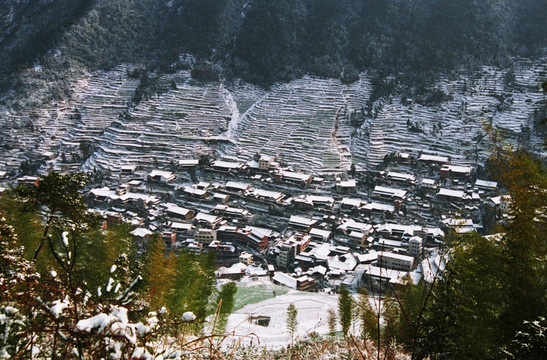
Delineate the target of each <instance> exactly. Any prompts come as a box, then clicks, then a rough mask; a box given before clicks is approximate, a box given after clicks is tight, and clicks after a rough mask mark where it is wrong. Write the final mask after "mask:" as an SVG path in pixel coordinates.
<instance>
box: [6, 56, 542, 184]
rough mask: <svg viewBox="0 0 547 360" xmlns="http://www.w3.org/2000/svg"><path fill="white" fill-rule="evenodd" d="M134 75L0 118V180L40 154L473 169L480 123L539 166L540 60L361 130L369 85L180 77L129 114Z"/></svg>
mask: <svg viewBox="0 0 547 360" xmlns="http://www.w3.org/2000/svg"><path fill="white" fill-rule="evenodd" d="M131 68H132V66H131V65H120V66H118V67H117V68H114V69H112V70H111V71H108V72H97V73H94V74H90V75H88V76H85V77H82V78H80V79H76V80H75V81H74V82H73V83H74V86H73V95H72V96H71V97H70V98H68V99H66V100H65V101H62V102H59V103H55V104H49V105H46V106H39V107H37V108H35V109H33V110H31V111H29V110H20V111H14V110H7V109H4V108H0V114H1V116H0V128H1V129H2V133H1V134H0V138H1V140H2V145H3V147H2V149H1V154H2V156H1V158H0V170H7V171H10V170H16V169H18V168H19V167H20V165H21V163H22V162H23V161H25V160H31V159H32V157H33V156H36V154H43V153H46V152H52V153H54V154H56V155H57V157H56V159H55V160H52V161H50V162H49V163H48V165H47V168H48V169H56V170H59V169H62V170H78V169H83V170H92V169H104V170H116V169H119V167H120V166H121V165H127V164H137V165H141V166H142V167H143V168H145V169H147V168H152V167H154V168H165V167H169V166H171V165H173V164H174V163H176V162H177V161H178V160H180V159H184V158H191V157H193V158H195V157H197V156H198V155H201V154H210V155H214V156H222V155H229V156H232V157H237V158H239V160H241V161H248V160H250V159H252V157H253V156H254V155H255V154H256V153H262V154H269V155H279V156H280V157H282V158H283V160H284V162H285V163H287V164H290V165H293V166H294V167H295V168H296V169H300V170H302V171H311V172H314V173H318V174H321V173H337V172H342V171H346V170H347V169H348V168H349V167H350V165H351V163H354V164H356V165H357V167H360V168H364V169H367V168H372V167H374V166H376V165H378V164H380V163H381V162H382V161H383V159H384V157H385V155H387V154H390V153H393V152H396V151H407V152H410V153H413V154H415V155H417V154H418V153H419V152H422V153H430V154H437V155H446V156H450V157H451V159H452V162H453V163H455V164H471V163H475V162H477V161H478V162H480V161H481V159H483V158H484V156H485V155H486V151H487V149H488V146H487V145H488V144H487V143H486V141H485V140H484V139H483V140H481V141H478V140H479V139H480V138H481V135H482V134H483V133H484V130H483V124H484V122H487V123H491V124H492V125H494V126H496V127H498V128H500V129H501V130H502V131H503V133H504V134H505V136H506V137H507V138H508V139H509V140H510V141H513V142H517V141H520V142H521V145H522V146H526V147H527V148H528V149H530V150H532V151H535V152H536V153H538V154H540V155H543V156H546V155H547V154H545V151H544V149H543V148H542V146H541V143H542V139H541V138H540V137H538V136H537V134H536V133H535V131H534V122H533V114H534V111H536V110H537V109H539V108H540V107H541V106H542V101H544V94H542V93H541V92H539V91H538V90H537V84H538V83H540V82H541V81H542V80H543V79H544V78H545V74H546V73H547V57H546V58H544V59H542V60H539V61H536V62H531V61H528V60H518V61H516V62H515V65H514V67H513V69H512V70H511V71H510V72H509V71H508V70H500V69H497V68H492V67H485V68H483V69H482V70H481V71H478V72H473V73H472V72H469V71H464V70H462V71H461V72H460V73H459V74H458V75H457V76H456V75H452V76H451V77H450V78H442V79H440V80H439V81H438V82H437V83H436V84H435V85H434V87H435V88H436V89H438V90H440V91H442V92H443V93H444V94H446V96H445V100H443V101H442V102H440V103H438V104H436V105H431V106H426V105H420V104H418V103H417V102H415V101H413V100H412V99H406V98H405V99H401V97H400V96H397V95H394V96H390V97H389V98H388V99H382V100H380V101H376V102H375V103H374V105H373V106H374V111H373V114H374V116H370V117H368V118H366V120H365V121H364V123H363V124H362V125H361V126H360V127H358V128H354V127H353V126H352V125H351V123H350V120H349V119H350V116H349V115H350V113H351V112H352V111H354V110H360V109H361V108H363V107H365V106H366V104H367V101H368V99H369V96H370V91H371V85H370V81H369V78H368V76H367V75H366V74H362V75H361V79H360V80H359V81H358V82H356V83H354V84H352V85H344V84H342V83H341V82H340V81H339V80H337V79H321V78H314V77H309V76H305V77H303V78H301V79H298V80H294V81H291V82H289V83H286V84H280V85H278V86H276V87H274V88H273V89H271V90H269V91H266V90H264V89H260V88H258V87H256V86H253V85H249V84H244V83H242V82H236V83H233V84H230V85H229V86H228V85H224V84H223V83H220V82H209V83H203V82H197V81H194V80H192V79H191V77H190V75H189V72H188V71H182V72H179V73H176V74H168V75H161V76H159V77H157V78H156V84H157V91H156V92H155V93H154V94H152V95H149V96H148V97H145V99H143V100H142V101H141V102H140V103H139V104H138V105H136V106H134V105H132V104H131V99H132V97H133V94H134V92H135V90H136V88H137V86H138V83H139V81H138V80H137V79H134V78H131V77H128V70H129V69H131ZM82 144H84V145H85V144H88V145H89V144H91V145H92V146H91V148H90V151H91V152H92V153H91V156H89V158H88V159H87V160H86V161H85V162H84V163H82V157H81V156H76V157H71V156H70V155H73V154H76V153H81V152H82ZM33 154H34V155H33ZM67 158H68V160H67ZM44 170H45V169H44Z"/></svg>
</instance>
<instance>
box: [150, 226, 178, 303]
mask: <svg viewBox="0 0 547 360" xmlns="http://www.w3.org/2000/svg"><path fill="white" fill-rule="evenodd" d="M147 254H148V256H149V259H148V262H147V265H146V280H147V283H148V288H149V291H150V295H149V299H150V300H149V301H150V308H151V309H153V310H159V309H161V308H162V307H163V306H166V305H167V297H168V295H169V291H170V290H171V289H172V287H173V282H174V279H175V274H176V266H177V258H176V256H175V254H174V253H169V254H168V255H167V254H166V253H165V244H164V242H163V240H162V238H161V237H160V236H159V235H158V234H155V235H154V236H153V237H152V239H150V242H149V245H148V249H147Z"/></svg>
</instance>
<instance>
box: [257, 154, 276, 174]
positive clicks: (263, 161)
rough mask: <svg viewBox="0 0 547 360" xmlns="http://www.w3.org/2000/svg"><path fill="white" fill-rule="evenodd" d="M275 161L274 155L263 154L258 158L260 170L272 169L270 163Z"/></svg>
mask: <svg viewBox="0 0 547 360" xmlns="http://www.w3.org/2000/svg"><path fill="white" fill-rule="evenodd" d="M273 161H274V157H273V156H269V155H261V156H260V159H259V160H258V168H259V169H260V170H264V171H268V170H269V169H270V164H271V163H272V162H273Z"/></svg>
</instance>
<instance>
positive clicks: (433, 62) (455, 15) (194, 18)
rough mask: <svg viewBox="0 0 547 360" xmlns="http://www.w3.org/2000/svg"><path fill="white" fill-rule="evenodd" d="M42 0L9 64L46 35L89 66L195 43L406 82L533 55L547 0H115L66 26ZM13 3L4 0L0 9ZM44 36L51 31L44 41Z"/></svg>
mask: <svg viewBox="0 0 547 360" xmlns="http://www.w3.org/2000/svg"><path fill="white" fill-rule="evenodd" d="M8 3H9V2H8ZM72 3H75V2H71V4H72ZM79 3H82V4H84V3H85V4H88V3H90V2H87V3H86V2H79ZM40 4H41V2H40ZM42 5H43V4H42ZM42 5H40V6H42ZM88 5H89V4H88ZM44 6H45V7H44V9H45V10H50V11H49V12H48V11H43V14H41V15H40V16H41V17H40V18H38V17H36V16H38V15H36V16H34V17H33V16H30V15H28V13H29V12H30V13H32V10H35V11H36V10H38V5H35V7H34V8H32V5H31V4H30V3H28V4H26V5H25V7H24V9H25V12H23V11H22V10H21V11H16V12H15V15H14V17H15V18H13V19H11V22H9V23H7V25H4V26H3V27H2V28H0V30H1V31H3V32H5V34H0V50H2V56H3V57H4V58H6V61H4V62H3V64H4V65H5V64H14V63H18V64H23V63H26V64H30V63H32V62H33V61H35V60H36V56H37V54H42V55H41V57H39V58H41V62H42V63H48V61H46V59H45V57H48V56H49V57H52V56H51V54H49V55H48V54H44V53H43V52H40V51H34V50H37V49H43V48H44V46H45V47H47V48H48V49H59V50H61V52H62V55H63V57H62V61H63V62H64V63H68V64H71V63H74V64H82V65H84V66H86V67H87V68H89V69H99V68H108V67H112V66H114V65H116V64H118V63H119V62H122V61H129V62H131V61H138V62H142V63H145V64H146V66H147V67H148V68H149V69H154V68H160V69H163V70H171V69H173V65H175V69H176V65H177V60H178V56H179V54H181V53H190V54H193V55H195V56H196V57H197V58H198V60H199V59H201V60H204V61H208V62H210V63H214V64H217V67H216V68H218V69H219V72H221V73H222V75H223V76H224V77H226V78H230V77H233V76H238V77H243V78H244V79H246V80H250V81H253V82H256V83H259V84H262V85H269V84H272V83H273V82H275V81H282V80H287V79H292V78H294V77H298V76H300V75H301V74H303V73H311V74H315V75H319V76H325V77H339V76H341V75H342V74H344V73H345V69H348V70H349V71H348V73H355V70H375V71H376V72H377V74H378V77H380V78H383V77H384V76H385V75H388V74H396V75H398V76H399V77H400V78H401V79H402V80H407V82H410V81H415V80H416V79H424V78H425V79H427V78H431V77H432V76H434V75H435V74H437V73H438V72H444V71H449V70H451V69H454V68H455V67H457V66H459V65H467V66H470V67H473V66H477V65H482V64H494V65H496V64H498V65H499V64H504V63H506V62H507V60H508V57H509V56H510V55H533V54H534V53H537V52H538V50H541V49H542V48H543V47H544V46H545V45H546V39H547V31H546V27H545V25H544V19H545V18H547V10H546V9H547V6H545V1H543V0H531V1H525V0H519V1H510V0H501V1H474V0H459V1H442V0H415V1H403V0H389V1H388V0H338V1H337V0H294V1H288V0H287V1H286V0H280V1H267V0H255V1H244V0H202V1H196V0H174V1H172V2H169V3H167V2H164V1H158V0H135V1H128V0H113V1H106V2H103V1H100V2H92V4H91V5H89V6H87V7H84V6H83V5H82V6H80V7H78V8H77V9H74V5H72V7H71V8H67V9H66V11H65V12H63V15H64V16H65V17H64V18H63V19H65V21H64V22H63V23H62V24H61V25H62V26H65V27H64V28H62V27H60V28H59V27H58V28H55V29H53V30H51V31H41V30H42V28H41V27H40V23H41V22H47V23H49V22H52V21H53V20H54V14H52V13H51V9H53V8H54V5H52V4H49V5H44ZM9 9H10V7H9V6H8V5H3V6H0V15H1V16H3V17H7V16H8V14H9ZM71 9H72V10H71ZM82 9H83V10H82ZM69 10H71V11H69ZM17 21H19V23H22V24H26V25H25V26H23V25H19V26H16V25H15V24H18V22H17ZM10 24H11V25H10ZM44 29H46V28H44ZM47 29H49V27H48V28H47ZM32 34H34V35H32ZM38 34H40V35H38ZM31 35H32V36H31ZM2 36H3V37H2ZM40 36H46V37H47V41H41V42H40V44H39V45H40V47H37V46H35V45H36V44H35V43H36V41H37V39H38V38H39V37H40ZM15 43H17V44H20V45H21V46H19V45H17V46H12V44H15ZM30 49H34V50H33V51H31V52H29V51H30ZM56 61H57V63H58V62H59V61H61V60H59V59H58V60H56ZM49 62H51V59H50V60H49ZM53 63H56V62H55V61H53ZM65 65H66V64H65ZM58 66H61V64H58ZM179 66H181V65H180V64H179ZM5 69H8V67H5ZM351 78H353V76H352V77H351ZM346 80H348V79H346Z"/></svg>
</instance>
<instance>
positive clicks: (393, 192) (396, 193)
mask: <svg viewBox="0 0 547 360" xmlns="http://www.w3.org/2000/svg"><path fill="white" fill-rule="evenodd" d="M406 194H407V191H406V190H402V189H395V188H390V187H385V186H375V187H374V192H373V193H372V196H375V197H377V198H381V199H386V200H395V199H398V200H404V199H405V198H406Z"/></svg>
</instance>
